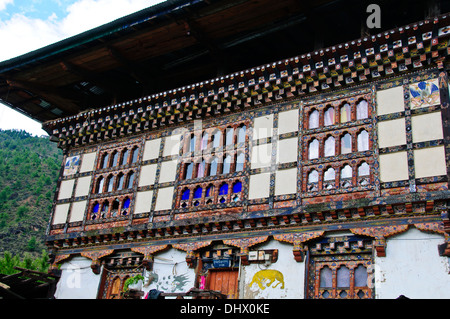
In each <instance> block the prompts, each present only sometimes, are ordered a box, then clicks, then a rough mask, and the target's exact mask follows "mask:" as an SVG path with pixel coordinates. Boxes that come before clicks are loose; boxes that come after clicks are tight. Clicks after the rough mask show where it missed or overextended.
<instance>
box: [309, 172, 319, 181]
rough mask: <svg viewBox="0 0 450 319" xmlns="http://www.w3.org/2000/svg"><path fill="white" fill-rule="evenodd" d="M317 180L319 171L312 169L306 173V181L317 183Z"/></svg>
mask: <svg viewBox="0 0 450 319" xmlns="http://www.w3.org/2000/svg"><path fill="white" fill-rule="evenodd" d="M318 181H319V173H318V172H317V171H316V170H315V169H313V170H312V171H311V172H309V174H308V183H317V182H318Z"/></svg>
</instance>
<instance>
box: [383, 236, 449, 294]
mask: <svg viewBox="0 0 450 319" xmlns="http://www.w3.org/2000/svg"><path fill="white" fill-rule="evenodd" d="M443 243H444V237H443V236H442V235H439V234H434V233H425V232H422V231H420V230H418V229H416V228H411V229H409V230H408V231H407V232H404V233H402V234H399V235H397V236H393V237H390V238H388V239H387V246H386V257H375V295H376V298H378V299H394V298H397V297H399V296H400V295H404V296H406V297H408V298H413V299H417V298H422V299H428V298H434V299H436V298H439V299H448V298H450V289H449V287H450V275H449V271H450V268H449V258H448V257H441V256H439V254H438V245H440V244H443Z"/></svg>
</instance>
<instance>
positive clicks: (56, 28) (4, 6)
mask: <svg viewBox="0 0 450 319" xmlns="http://www.w3.org/2000/svg"><path fill="white" fill-rule="evenodd" d="M160 2H163V1H162V0H0V43H2V45H1V46H0V61H5V60H8V59H11V58H14V57H16V56H19V55H22V54H25V53H27V52H30V51H33V50H36V49H39V48H41V47H43V46H46V45H49V44H52V43H54V42H57V41H60V40H62V39H65V38H68V37H70V36H73V35H76V34H79V33H81V32H84V31H87V30H90V29H92V28H95V27H97V26H99V25H102V24H105V23H108V22H110V21H113V20H115V19H118V18H120V17H122V16H125V15H128V14H131V13H133V12H136V11H139V10H142V9H144V8H147V7H149V6H152V5H155V4H157V3H160ZM5 44H7V45H5ZM40 127H41V125H40V124H39V123H37V122H35V121H32V120H30V119H29V118H27V117H24V116H23V115H21V114H19V113H17V112H15V111H12V110H11V109H10V108H9V107H6V106H4V105H3V104H1V103H0V129H3V130H7V129H24V130H26V131H28V132H30V133H31V134H33V135H38V136H39V135H46V133H45V132H44V131H43V130H42V129H41V128H40Z"/></svg>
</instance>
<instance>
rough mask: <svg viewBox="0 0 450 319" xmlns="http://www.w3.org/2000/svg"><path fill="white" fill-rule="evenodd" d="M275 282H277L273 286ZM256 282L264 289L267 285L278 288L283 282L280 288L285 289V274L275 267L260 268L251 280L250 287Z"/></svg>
mask: <svg viewBox="0 0 450 319" xmlns="http://www.w3.org/2000/svg"><path fill="white" fill-rule="evenodd" d="M275 281H276V282H275ZM274 282H275V284H274V285H273V286H271V285H272V284H273V283H274ZM254 283H256V284H257V285H258V286H259V288H261V289H262V290H264V289H266V288H267V287H272V288H276V287H278V286H279V285H280V284H281V286H280V289H284V276H283V274H282V273H281V272H279V271H278V270H273V269H265V270H260V271H258V272H257V273H256V274H255V275H254V276H253V279H252V281H251V282H250V284H249V287H251V286H252V285H253V284H254Z"/></svg>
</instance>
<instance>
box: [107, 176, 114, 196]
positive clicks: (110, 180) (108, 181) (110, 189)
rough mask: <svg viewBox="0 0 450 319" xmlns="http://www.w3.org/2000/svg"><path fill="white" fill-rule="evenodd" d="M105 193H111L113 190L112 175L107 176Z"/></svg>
mask: <svg viewBox="0 0 450 319" xmlns="http://www.w3.org/2000/svg"><path fill="white" fill-rule="evenodd" d="M107 185H108V186H107V187H108V188H107V192H108V193H109V192H112V191H113V189H114V176H113V175H109V176H108V179H107Z"/></svg>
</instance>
